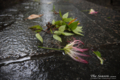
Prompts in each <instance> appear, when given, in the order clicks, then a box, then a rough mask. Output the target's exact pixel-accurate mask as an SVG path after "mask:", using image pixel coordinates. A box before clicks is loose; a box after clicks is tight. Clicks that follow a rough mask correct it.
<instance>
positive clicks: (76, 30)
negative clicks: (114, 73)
mask: <svg viewBox="0 0 120 80" xmlns="http://www.w3.org/2000/svg"><path fill="white" fill-rule="evenodd" d="M73 32H74V33H75V34H78V35H81V36H83V34H81V32H82V26H77V28H76V29H74V30H73Z"/></svg>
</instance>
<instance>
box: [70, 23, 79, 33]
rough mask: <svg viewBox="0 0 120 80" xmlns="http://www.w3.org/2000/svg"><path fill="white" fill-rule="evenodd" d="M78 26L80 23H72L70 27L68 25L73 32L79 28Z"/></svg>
mask: <svg viewBox="0 0 120 80" xmlns="http://www.w3.org/2000/svg"><path fill="white" fill-rule="evenodd" d="M77 25H78V21H76V22H73V23H71V24H70V25H68V26H69V28H70V29H71V30H72V31H73V30H74V29H76V28H77Z"/></svg>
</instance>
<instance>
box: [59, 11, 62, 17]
mask: <svg viewBox="0 0 120 80" xmlns="http://www.w3.org/2000/svg"><path fill="white" fill-rule="evenodd" d="M59 15H60V17H61V18H62V13H61V11H60V10H59Z"/></svg>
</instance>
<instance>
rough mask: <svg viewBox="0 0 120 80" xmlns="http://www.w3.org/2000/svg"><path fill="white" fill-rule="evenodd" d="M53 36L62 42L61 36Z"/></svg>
mask: <svg viewBox="0 0 120 80" xmlns="http://www.w3.org/2000/svg"><path fill="white" fill-rule="evenodd" d="M53 38H54V39H56V40H58V41H60V42H62V39H61V37H59V36H58V35H53Z"/></svg>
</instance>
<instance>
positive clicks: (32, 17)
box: [27, 14, 43, 20]
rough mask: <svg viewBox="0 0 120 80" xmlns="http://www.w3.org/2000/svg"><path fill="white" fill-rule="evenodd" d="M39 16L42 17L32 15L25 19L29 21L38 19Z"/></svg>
mask: <svg viewBox="0 0 120 80" xmlns="http://www.w3.org/2000/svg"><path fill="white" fill-rule="evenodd" d="M41 16H43V14H40V15H36V14H32V15H30V16H29V17H28V18H27V19H29V20H31V19H35V18H39V17H41Z"/></svg>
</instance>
